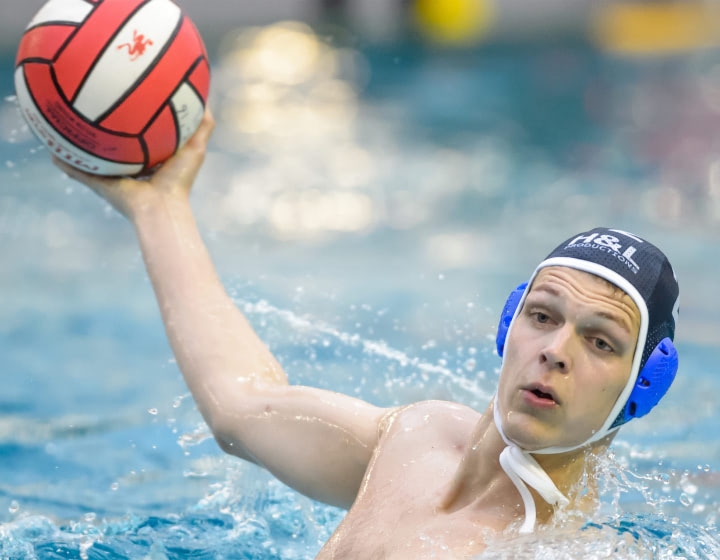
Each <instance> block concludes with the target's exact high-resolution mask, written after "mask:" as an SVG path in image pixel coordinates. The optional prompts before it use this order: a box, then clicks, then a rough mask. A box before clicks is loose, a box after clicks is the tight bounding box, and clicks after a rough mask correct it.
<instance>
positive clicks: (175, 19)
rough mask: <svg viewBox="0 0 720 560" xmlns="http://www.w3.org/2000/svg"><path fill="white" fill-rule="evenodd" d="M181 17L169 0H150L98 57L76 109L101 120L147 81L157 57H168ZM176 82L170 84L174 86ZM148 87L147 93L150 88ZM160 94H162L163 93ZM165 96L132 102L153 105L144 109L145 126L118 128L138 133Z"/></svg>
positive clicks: (83, 86)
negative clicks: (170, 44)
mask: <svg viewBox="0 0 720 560" xmlns="http://www.w3.org/2000/svg"><path fill="white" fill-rule="evenodd" d="M181 19H182V12H181V11H180V8H178V7H177V6H176V5H175V4H173V3H172V2H170V0H151V1H150V2H148V3H147V4H145V5H143V6H142V8H140V9H139V10H138V11H137V12H136V13H135V14H133V16H132V17H131V18H130V19H129V20H128V21H127V23H126V24H125V25H123V26H122V28H121V29H120V30H118V33H117V35H116V36H115V37H114V38H113V39H112V41H111V42H110V44H109V45H108V46H107V49H106V50H105V51H104V52H103V53H102V55H101V56H100V58H99V59H98V60H97V61H96V64H95V65H94V66H93V69H92V71H91V72H90V73H89V74H88V76H87V77H86V79H85V82H84V84H83V85H82V87H81V88H80V91H79V92H78V95H77V97H76V99H75V100H74V102H73V106H74V107H75V110H76V111H78V112H79V113H80V114H82V115H84V116H85V117H86V118H87V119H88V120H91V121H98V122H100V121H102V120H103V119H104V118H105V117H106V116H107V114H109V113H110V112H111V111H112V110H113V108H114V107H116V106H117V105H118V104H119V103H120V102H121V101H122V99H123V98H124V97H125V96H126V95H128V93H129V92H131V91H133V88H135V86H136V83H137V82H138V81H140V80H143V84H144V83H145V82H147V79H146V78H145V76H146V74H148V73H149V72H153V70H152V69H153V67H154V65H155V64H156V63H158V61H164V60H165V59H166V58H167V54H165V53H164V52H163V51H164V50H165V49H167V48H168V44H169V43H170V42H171V41H172V40H173V37H175V36H176V35H177V33H178V28H179V27H180V23H181ZM173 44H174V43H173ZM175 83H176V82H175ZM174 85H175V84H170V86H172V87H171V90H172V89H174ZM140 87H142V85H141V86H140ZM136 91H137V90H135V92H136ZM145 91H146V93H145V95H146V96H147V88H146V89H145ZM153 92H154V90H153ZM159 95H160V96H162V93H160V94H159ZM166 98H167V96H165V97H163V98H162V99H160V100H159V102H158V101H156V99H150V98H147V99H145V98H143V99H142V102H141V103H140V104H139V105H133V109H134V110H136V109H137V108H138V107H145V106H147V107H149V108H150V110H149V111H143V112H142V115H143V116H142V117H141V118H143V119H145V120H144V122H143V126H140V127H137V126H133V125H129V126H128V127H122V128H119V129H118V130H122V131H125V132H132V133H133V134H138V133H139V132H140V131H141V130H142V129H143V128H144V126H145V125H146V124H147V122H148V120H149V117H151V116H152V115H154V114H155V112H156V111H157V110H158V109H159V108H160V107H161V106H162V104H163V103H164V102H165V99H166Z"/></svg>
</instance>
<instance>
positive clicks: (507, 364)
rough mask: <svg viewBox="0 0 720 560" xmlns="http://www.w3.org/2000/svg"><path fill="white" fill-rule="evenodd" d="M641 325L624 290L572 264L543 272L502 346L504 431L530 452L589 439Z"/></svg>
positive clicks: (616, 389)
mask: <svg viewBox="0 0 720 560" xmlns="http://www.w3.org/2000/svg"><path fill="white" fill-rule="evenodd" d="M639 330H640V312H639V311H638V309H637V306H636V305H635V303H634V302H633V301H632V299H631V298H630V297H629V296H628V295H627V294H625V293H624V292H623V291H621V290H619V289H617V288H615V287H614V286H613V285H611V284H609V283H608V282H606V281H604V280H603V279H601V278H599V277H597V276H595V275H592V274H589V273H586V272H582V271H579V270H575V269H572V268H566V267H548V268H544V269H542V270H540V272H539V273H538V275H537V276H536V277H535V280H534V281H533V284H532V286H531V289H530V292H529V293H528V295H527V298H526V299H525V302H524V304H523V308H522V309H521V310H520V313H519V314H518V316H517V317H516V319H515V322H514V323H513V326H512V329H511V331H510V333H509V338H508V341H507V344H506V346H505V359H504V362H503V369H502V374H501V376H500V384H499V387H498V399H499V403H500V410H501V411H502V414H503V430H504V431H505V433H506V435H507V436H508V437H509V438H510V439H512V440H513V441H515V442H516V443H517V444H518V445H520V446H521V447H523V448H525V449H528V450H533V449H543V448H545V447H555V446H560V447H570V446H574V445H578V444H581V443H582V442H584V441H585V440H587V439H588V438H589V437H590V436H591V435H592V434H593V433H594V432H595V431H597V430H598V429H599V428H600V427H601V426H602V424H603V422H604V421H605V420H606V419H607V417H608V415H609V414H610V410H611V409H612V407H613V405H614V404H615V402H616V400H617V398H618V397H619V395H620V393H621V392H622V390H623V388H624V387H625V385H626V383H627V380H628V378H629V376H630V369H631V367H632V361H633V355H634V353H635V346H636V342H637V337H638V333H639Z"/></svg>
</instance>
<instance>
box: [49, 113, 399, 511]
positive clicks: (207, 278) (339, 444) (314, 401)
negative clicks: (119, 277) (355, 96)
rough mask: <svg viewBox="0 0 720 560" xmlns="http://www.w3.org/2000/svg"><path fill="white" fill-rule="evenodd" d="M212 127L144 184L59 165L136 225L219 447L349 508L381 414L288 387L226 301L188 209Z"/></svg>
mask: <svg viewBox="0 0 720 560" xmlns="http://www.w3.org/2000/svg"><path fill="white" fill-rule="evenodd" d="M212 128H213V123H212V119H211V117H210V116H209V115H207V116H206V118H205V120H204V121H203V124H202V125H201V127H200V129H199V130H198V132H197V133H196V135H195V136H194V137H193V138H192V139H191V140H190V141H189V142H188V144H187V145H186V146H185V147H183V148H182V149H181V150H180V151H179V152H178V153H177V154H176V155H175V156H174V157H173V158H172V159H170V160H168V162H166V163H165V164H164V165H163V166H162V167H161V168H160V170H159V171H158V172H157V173H155V175H154V176H153V177H152V178H151V179H150V180H149V181H136V180H132V179H128V178H123V179H115V178H102V177H97V176H92V175H87V174H85V173H83V172H81V171H77V170H75V169H73V168H70V167H68V166H66V165H64V164H61V163H59V162H56V163H58V165H60V167H61V168H62V169H63V170H64V171H65V172H66V173H67V174H68V175H70V176H71V177H73V178H75V179H77V180H79V181H81V182H83V183H85V184H87V185H88V186H90V187H91V188H92V189H93V190H95V191H96V192H97V193H98V194H100V195H101V196H102V197H104V198H105V199H106V200H108V201H109V202H110V203H111V204H112V205H113V206H114V207H115V208H116V209H117V210H118V211H120V212H121V213H122V214H124V215H125V216H126V217H127V218H128V219H129V220H130V221H131V222H132V224H133V225H134V227H135V231H136V233H137V236H138V240H139V242H140V247H141V250H142V254H143V259H144V261H145V265H146V268H147V271H148V274H149V276H150V280H151V282H152V285H153V289H154V290H155V295H156V297H157V301H158V304H159V307H160V311H161V314H162V318H163V322H164V324H165V330H166V333H167V336H168V339H169V341H170V345H171V347H172V349H173V353H174V355H175V358H176V360H177V363H178V366H179V368H180V370H181V371H182V374H183V376H184V378H185V381H186V383H187V385H188V387H189V389H190V391H191V393H192V395H193V397H194V399H195V401H196V403H197V406H198V408H199V410H200V412H201V414H202V415H203V417H204V419H205V421H206V422H207V423H208V425H209V426H210V428H211V429H212V431H213V433H214V435H215V437H216V439H217V441H218V443H219V444H220V446H221V447H222V448H223V449H224V450H225V451H227V452H230V453H232V454H234V455H237V456H238V457H241V458H244V459H247V460H250V461H253V462H255V463H257V464H260V465H262V466H265V467H266V468H268V469H269V470H270V471H271V472H273V473H274V474H275V475H276V476H277V477H278V478H280V479H281V480H283V481H284V482H286V483H287V484H289V485H291V486H293V487H295V488H296V489H298V490H299V491H301V492H303V493H305V494H307V495H310V496H311V497H314V498H317V499H320V500H323V501H326V502H328V503H332V504H335V505H342V506H348V505H349V504H350V503H352V500H353V499H354V497H355V494H356V492H357V489H358V488H359V485H360V482H361V480H362V476H363V473H364V471H365V468H366V466H367V464H368V462H369V460H370V457H371V455H372V452H373V449H374V447H375V445H376V442H377V437H378V426H379V422H380V419H381V417H382V415H383V413H384V412H386V411H385V410H383V409H380V408H377V407H374V406H372V405H370V404H368V403H365V402H363V401H359V400H357V399H353V398H351V397H347V396H344V395H340V394H336V393H333V392H329V391H322V390H318V389H312V388H308V387H293V386H290V385H288V382H287V378H286V376H285V373H284V372H283V370H282V368H281V366H280V364H279V363H278V362H277V361H276V360H275V358H274V357H273V355H272V354H271V353H270V351H269V350H268V349H267V347H266V346H265V345H264V344H263V342H262V341H261V340H260V339H259V338H258V337H257V335H256V334H255V332H254V331H253V329H252V328H251V326H250V324H249V323H248V322H247V320H246V319H245V317H243V315H242V314H241V313H240V311H239V310H238V309H237V307H236V306H235V305H234V303H233V302H232V300H231V299H230V298H229V297H228V295H227V293H226V292H225V289H224V288H223V286H222V284H221V282H220V280H219V279H218V277H217V274H216V272H215V268H214V266H213V264H212V261H211V259H210V256H209V254H208V252H207V249H206V248H205V245H204V243H203V241H202V239H201V237H200V234H199V232H198V230H197V227H196V224H195V220H194V218H193V215H192V211H191V208H190V204H189V193H190V188H191V186H192V183H193V181H194V179H195V176H196V175H197V172H198V170H199V168H200V165H201V164H202V161H203V158H204V154H205V147H206V143H207V140H208V138H209V136H210V133H211V131H212Z"/></svg>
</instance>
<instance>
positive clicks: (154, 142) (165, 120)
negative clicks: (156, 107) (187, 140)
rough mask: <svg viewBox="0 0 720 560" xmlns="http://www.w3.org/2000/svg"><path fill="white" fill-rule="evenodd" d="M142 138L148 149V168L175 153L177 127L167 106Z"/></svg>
mask: <svg viewBox="0 0 720 560" xmlns="http://www.w3.org/2000/svg"><path fill="white" fill-rule="evenodd" d="M143 138H144V140H145V143H146V144H147V148H148V165H147V166H148V167H154V166H155V165H157V164H158V163H160V162H161V161H165V160H166V159H167V158H169V157H170V156H171V155H173V154H174V153H175V150H176V149H177V127H176V124H175V119H174V118H173V114H172V110H171V109H170V106H169V105H166V106H165V107H164V108H163V110H162V112H161V113H160V114H159V115H158V117H157V118H156V119H155V120H154V121H153V123H152V124H151V125H150V127H149V128H148V129H147V131H146V132H145V133H144V134H143Z"/></svg>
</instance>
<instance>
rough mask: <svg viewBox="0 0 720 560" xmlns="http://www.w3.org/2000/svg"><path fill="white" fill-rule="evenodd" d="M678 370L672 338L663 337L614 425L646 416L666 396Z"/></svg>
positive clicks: (646, 363) (676, 355)
mask: <svg viewBox="0 0 720 560" xmlns="http://www.w3.org/2000/svg"><path fill="white" fill-rule="evenodd" d="M677 370H678V353H677V350H676V349H675V346H674V345H673V343H672V340H670V338H668V337H666V338H664V339H662V340H661V341H660V342H659V343H658V345H657V346H656V347H655V349H654V350H653V351H652V353H651V354H650V357H649V358H648V359H647V362H645V366H644V367H643V368H642V371H641V372H640V374H639V375H638V377H637V381H636V382H635V387H633V390H632V392H631V393H630V396H629V397H628V401H627V404H626V405H625V408H624V409H623V411H622V412H621V413H620V416H619V417H618V418H617V420H615V422H614V424H613V427H615V426H620V425H622V424H624V423H625V422H628V421H630V420H632V419H633V418H640V417H641V416H645V415H646V414H647V413H648V412H650V410H651V409H652V408H653V407H654V406H655V405H656V404H657V403H658V402H660V399H661V398H663V397H664V396H665V393H667V391H668V389H669V388H670V385H671V384H672V382H673V380H674V379H675V374H676V373H677Z"/></svg>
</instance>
